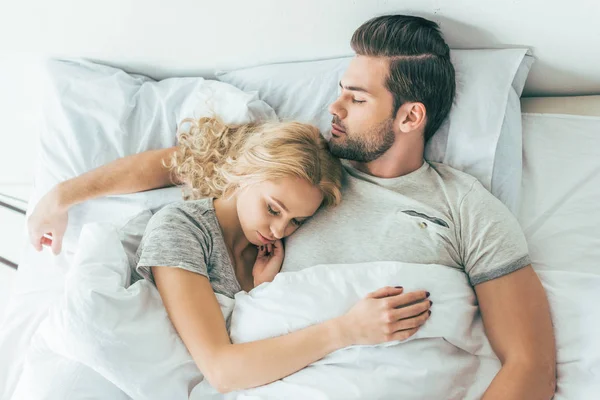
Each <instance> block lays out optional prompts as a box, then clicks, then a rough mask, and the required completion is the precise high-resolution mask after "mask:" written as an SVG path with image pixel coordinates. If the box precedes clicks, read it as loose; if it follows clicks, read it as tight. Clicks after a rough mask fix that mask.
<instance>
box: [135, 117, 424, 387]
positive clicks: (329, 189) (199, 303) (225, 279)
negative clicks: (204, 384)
mask: <svg viewBox="0 0 600 400" xmlns="http://www.w3.org/2000/svg"><path fill="white" fill-rule="evenodd" d="M185 122H187V123H190V129H189V131H187V132H184V133H181V134H180V136H179V149H178V151H177V152H176V153H175V155H174V156H173V159H172V162H171V164H170V166H169V167H170V168H171V169H172V171H173V172H174V174H175V176H176V179H177V180H178V181H180V182H184V183H185V184H186V186H187V187H188V188H190V189H191V193H188V194H189V195H190V197H192V198H201V199H200V200H190V201H185V202H181V203H177V204H172V205H169V206H167V207H165V208H163V209H162V210H161V211H159V212H158V213H157V214H156V215H155V216H153V218H152V219H151V221H150V223H149V224H148V227H147V229H146V232H145V234H144V237H143V239H142V243H141V245H140V248H139V250H138V258H139V261H138V264H137V268H136V273H137V278H138V279H139V277H140V276H141V277H144V278H146V279H149V280H152V281H153V282H155V284H156V286H157V288H158V291H159V292H160V295H161V297H162V299H163V302H164V305H165V307H166V309H167V312H168V314H169V317H170V318H171V321H172V322H173V325H174V326H175V328H176V329H177V332H178V333H179V335H180V336H181V338H182V340H183V342H184V343H185V345H186V347H187V349H188V350H189V352H190V354H191V355H192V357H193V359H194V360H195V362H196V364H197V365H198V368H199V369H200V371H201V372H202V373H203V374H204V376H205V378H206V379H207V380H208V381H209V382H210V383H211V385H212V386H213V387H215V388H216V389H217V390H219V391H220V392H228V391H232V390H240V389H245V388H250V387H255V386H259V385H264V384H267V383H270V382H273V381H275V380H277V379H281V378H283V377H285V376H287V375H289V374H292V373H294V372H296V371H298V370H300V369H302V368H304V367H306V366H307V365H309V364H311V363H313V362H315V361H317V360H319V359H320V358H322V357H324V356H325V355H327V354H329V353H331V352H333V351H335V350H338V349H340V348H343V347H346V346H350V345H354V344H376V343H381V342H385V341H390V340H402V339H405V338H407V337H408V336H410V335H412V334H413V333H414V332H415V331H416V330H417V329H418V326H415V325H412V326H410V327H409V328H410V329H406V328H407V327H405V326H403V321H402V320H401V318H402V313H403V312H407V313H409V312H411V311H410V310H406V309H405V311H403V310H397V309H395V308H394V302H393V299H394V297H395V296H397V295H400V294H401V293H402V289H401V288H390V287H388V288H382V289H380V290H378V291H376V292H374V293H372V294H370V295H368V296H367V297H366V298H365V299H363V300H361V301H360V302H359V303H358V304H356V305H355V306H354V307H353V308H352V309H351V310H350V311H349V312H348V313H347V314H345V315H343V316H341V317H338V318H336V319H333V320H330V321H326V322H324V323H321V324H318V325H314V326H311V327H308V328H306V329H303V330H300V331H297V332H293V333H290V334H287V335H284V336H281V337H276V338H272V339H265V340H261V341H256V342H250V343H244V344H232V343H231V341H230V338H229V336H228V333H227V329H226V322H225V320H224V318H223V315H222V313H221V310H220V307H219V304H218V302H217V298H216V296H215V293H220V294H222V295H225V296H228V297H233V296H234V295H235V293H236V292H238V291H240V290H246V291H249V290H251V289H252V288H254V287H255V286H258V285H260V284H262V283H264V282H270V281H271V280H272V279H273V278H274V276H275V275H276V274H277V273H278V272H279V270H280V268H281V264H282V262H283V257H284V249H283V245H282V242H281V239H282V238H283V237H285V236H288V235H290V234H292V233H293V232H294V231H295V230H296V229H298V227H299V226H300V225H302V223H304V222H305V221H306V220H307V219H309V218H310V217H311V216H312V215H313V214H314V213H315V212H317V210H318V209H319V208H320V207H321V206H335V205H336V204H338V203H339V201H340V198H341V193H340V187H341V177H342V171H341V164H340V162H339V160H337V159H336V158H334V157H333V156H332V155H331V154H330V153H329V151H328V150H327V144H326V142H325V141H324V139H323V138H322V137H321V135H320V133H319V131H318V130H317V129H316V128H315V127H313V126H311V125H306V124H301V123H297V122H288V123H264V124H246V125H241V126H236V127H233V126H226V125H224V124H223V123H221V122H220V121H219V120H218V119H215V118H202V119H200V120H199V121H193V120H186V121H185ZM416 295H418V296H421V297H422V298H424V297H425V296H426V295H425V294H424V293H422V294H418V293H417V294H416ZM384 297H388V299H389V300H390V301H388V302H381V301H376V300H377V299H381V298H384ZM418 300H422V299H421V298H415V301H418ZM429 306H430V302H420V303H417V304H415V305H413V306H411V307H413V308H419V312H421V313H422V316H421V317H420V318H419V319H418V320H419V322H418V324H419V326H420V325H421V324H422V323H424V322H425V320H426V319H427V317H428V316H429V313H428V312H427V311H428V309H429ZM409 308H410V307H409ZM421 309H422V310H421ZM412 311H414V310H412ZM412 315H414V314H412ZM389 321H391V322H389ZM400 329H405V330H403V331H399V330H400Z"/></svg>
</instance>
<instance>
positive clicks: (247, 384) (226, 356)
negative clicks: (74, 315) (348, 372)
mask: <svg viewBox="0 0 600 400" xmlns="http://www.w3.org/2000/svg"><path fill="white" fill-rule="evenodd" d="M152 273H153V275H154V280H155V282H156V286H157V287H158V290H159V292H160V295H161V297H162V300H163V303H164V305H165V307H166V309H167V313H168V314H169V317H170V318H171V321H172V322H173V325H174V326H175V328H176V329H177V332H178V333H179V335H180V336H181V339H182V340H183V342H184V343H185V345H186V347H187V349H188V351H189V352H190V354H191V355H192V357H193V359H194V361H195V362H196V364H197V365H198V368H199V369H200V371H202V373H203V374H204V376H205V377H206V379H207V380H208V381H209V382H210V384H211V385H212V386H213V387H214V388H215V389H217V390H218V391H219V392H221V393H225V392H229V391H233V390H240V389H246V388H251V387H256V386H260V385H264V384H267V383H270V382H273V381H275V380H277V379H281V378H284V377H286V376H288V375H290V374H292V373H294V372H296V371H299V370H300V369H302V368H304V367H306V366H307V365H309V364H311V363H313V362H315V361H317V360H319V359H321V358H323V357H324V356H326V355H327V354H329V353H331V352H333V351H335V350H338V349H341V348H343V347H346V346H350V345H353V344H371V343H381V342H385V341H391V340H404V339H406V338H408V337H410V336H411V335H413V334H414V333H415V332H416V331H417V329H418V328H419V327H420V326H421V325H422V324H423V323H424V322H425V321H426V319H427V317H428V316H429V313H428V312H427V311H428V309H429V306H430V302H429V301H422V300H424V299H425V298H426V297H427V295H426V292H412V293H407V294H401V293H402V290H401V289H397V288H384V289H382V290H379V291H377V292H374V293H372V294H371V295H370V296H367V298H366V299H364V300H361V302H359V303H358V304H357V306H356V307H354V308H353V309H352V310H351V311H350V312H349V313H347V314H346V315H344V316H342V317H338V318H335V319H332V320H329V321H326V322H323V323H321V324H318V325H313V326H311V327H308V328H305V329H302V330H299V331H296V332H293V333H290V334H287V335H283V336H279V337H276V338H271V339H264V340H260V341H256V342H249V343H243V344H231V341H230V338H229V335H228V333H227V330H226V327H225V320H224V318H223V315H222V313H221V309H220V308H219V304H218V302H217V299H216V296H215V294H214V292H213V290H212V287H211V286H210V282H209V281H208V279H207V278H206V277H205V276H202V275H199V274H196V273H193V272H189V271H186V270H183V269H180V268H170V267H153V268H152ZM416 301H421V302H420V303H417V304H415V305H411V306H407V307H404V308H402V307H403V306H405V305H408V304H412V303H415V302H416ZM398 307H400V308H398Z"/></svg>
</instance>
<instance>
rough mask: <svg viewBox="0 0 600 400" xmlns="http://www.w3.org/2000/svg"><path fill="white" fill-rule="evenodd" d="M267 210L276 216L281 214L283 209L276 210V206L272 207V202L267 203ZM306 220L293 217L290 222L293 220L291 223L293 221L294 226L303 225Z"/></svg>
mask: <svg viewBox="0 0 600 400" xmlns="http://www.w3.org/2000/svg"><path fill="white" fill-rule="evenodd" d="M267 210H268V211H269V214H271V215H273V216H275V217H277V216H279V215H281V211H277V210H275V209H274V208H273V207H272V206H271V205H270V204H267ZM304 221H305V220H302V221H301V220H299V219H296V218H292V219H291V220H290V222H291V223H292V225H294V226H301V225H302V224H303V223H304Z"/></svg>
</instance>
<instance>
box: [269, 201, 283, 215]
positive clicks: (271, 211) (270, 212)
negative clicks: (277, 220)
mask: <svg viewBox="0 0 600 400" xmlns="http://www.w3.org/2000/svg"><path fill="white" fill-rule="evenodd" d="M267 210H268V211H269V214H271V215H274V216H278V215H279V214H281V211H276V210H274V209H273V207H271V205H270V204H267Z"/></svg>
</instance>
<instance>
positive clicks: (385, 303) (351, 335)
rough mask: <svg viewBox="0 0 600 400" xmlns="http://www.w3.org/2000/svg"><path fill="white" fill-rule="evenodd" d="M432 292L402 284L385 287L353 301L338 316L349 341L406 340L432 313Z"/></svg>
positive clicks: (368, 343) (368, 342)
mask: <svg viewBox="0 0 600 400" xmlns="http://www.w3.org/2000/svg"><path fill="white" fill-rule="evenodd" d="M428 297H429V293H428V292H426V291H416V292H410V293H404V292H403V289H402V288H398V287H384V288H381V289H379V290H377V291H375V292H373V293H369V294H368V295H367V296H366V297H365V298H363V299H362V300H360V301H359V302H358V303H356V304H355V305H354V307H352V308H351V309H350V311H348V312H347V313H346V314H345V315H343V316H341V317H340V318H339V322H340V323H341V325H342V332H344V334H345V335H347V337H346V338H345V339H346V343H349V345H361V344H362V345H370V344H379V343H384V342H390V341H394V340H406V339H408V338H409V337H411V336H412V335H414V334H415V333H416V332H417V330H419V328H420V327H421V326H422V325H423V324H424V323H425V321H427V319H428V318H429V316H430V315H431V311H430V310H429V308H430V307H431V305H432V302H431V301H430V300H427V298H428Z"/></svg>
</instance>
